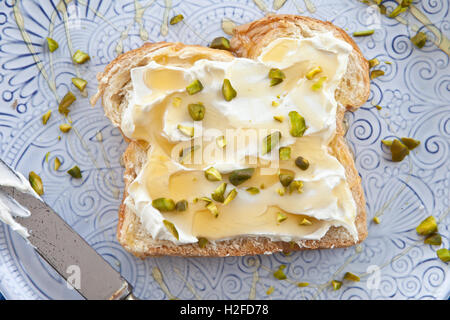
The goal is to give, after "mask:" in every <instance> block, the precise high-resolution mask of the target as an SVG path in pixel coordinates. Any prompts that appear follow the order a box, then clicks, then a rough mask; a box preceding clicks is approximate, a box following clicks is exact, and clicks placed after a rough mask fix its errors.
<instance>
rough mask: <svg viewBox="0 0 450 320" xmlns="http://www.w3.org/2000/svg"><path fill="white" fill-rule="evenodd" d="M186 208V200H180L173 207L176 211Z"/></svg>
mask: <svg viewBox="0 0 450 320" xmlns="http://www.w3.org/2000/svg"><path fill="white" fill-rule="evenodd" d="M187 208H188V202H187V201H186V200H184V199H183V200H180V201H178V202H177V203H176V204H175V209H176V210H177V211H186V210H187Z"/></svg>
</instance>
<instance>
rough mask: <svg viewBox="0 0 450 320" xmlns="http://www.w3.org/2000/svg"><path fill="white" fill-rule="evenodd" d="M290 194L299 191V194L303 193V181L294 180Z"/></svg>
mask: <svg viewBox="0 0 450 320" xmlns="http://www.w3.org/2000/svg"><path fill="white" fill-rule="evenodd" d="M288 189H289V194H291V193H292V192H294V191H297V192H298V193H303V181H300V180H294V181H292V182H291V184H290V185H289V188H288Z"/></svg>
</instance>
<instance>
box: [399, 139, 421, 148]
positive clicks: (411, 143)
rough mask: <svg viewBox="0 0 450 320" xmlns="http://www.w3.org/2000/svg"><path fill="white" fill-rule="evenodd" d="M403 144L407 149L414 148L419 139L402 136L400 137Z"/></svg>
mask: <svg viewBox="0 0 450 320" xmlns="http://www.w3.org/2000/svg"><path fill="white" fill-rule="evenodd" d="M401 140H402V142H403V144H404V145H405V146H406V147H407V148H408V149H409V150H413V149H414V148H416V147H417V146H418V145H419V144H420V141H419V140H415V139H413V138H407V137H403V138H402V139H401Z"/></svg>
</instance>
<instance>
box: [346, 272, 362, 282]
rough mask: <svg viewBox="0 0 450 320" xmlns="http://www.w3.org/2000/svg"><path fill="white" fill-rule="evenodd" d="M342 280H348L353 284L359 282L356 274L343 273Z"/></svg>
mask: <svg viewBox="0 0 450 320" xmlns="http://www.w3.org/2000/svg"><path fill="white" fill-rule="evenodd" d="M344 279H345V280H349V281H354V282H359V281H360V280H361V279H360V278H359V277H358V276H357V275H356V274H353V273H351V272H347V273H345V275H344Z"/></svg>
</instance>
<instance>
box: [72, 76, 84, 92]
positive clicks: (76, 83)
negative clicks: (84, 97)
mask: <svg viewBox="0 0 450 320" xmlns="http://www.w3.org/2000/svg"><path fill="white" fill-rule="evenodd" d="M72 83H73V85H74V86H75V87H77V88H78V90H80V91H84V89H85V88H86V85H87V81H86V80H84V79H81V78H72Z"/></svg>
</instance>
